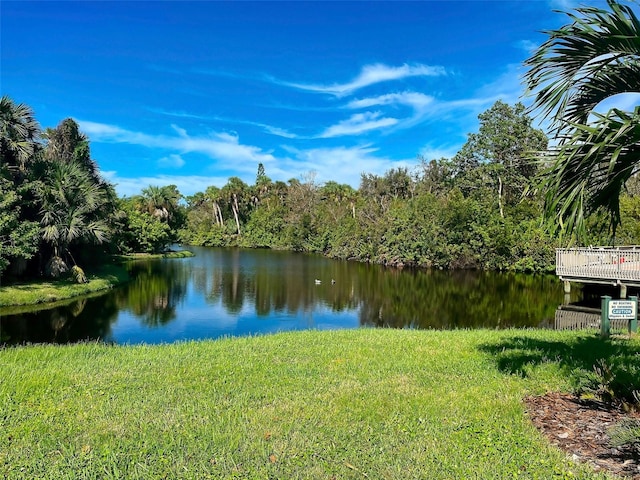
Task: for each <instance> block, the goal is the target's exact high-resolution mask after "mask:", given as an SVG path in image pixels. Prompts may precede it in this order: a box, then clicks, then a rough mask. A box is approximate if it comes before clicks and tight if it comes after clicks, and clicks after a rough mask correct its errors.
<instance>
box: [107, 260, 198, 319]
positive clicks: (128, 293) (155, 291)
mask: <svg viewBox="0 0 640 480" xmlns="http://www.w3.org/2000/svg"><path fill="white" fill-rule="evenodd" d="M128 269H129V274H130V275H131V277H132V280H131V281H130V282H129V284H128V285H127V287H126V288H123V289H121V290H119V291H118V294H117V295H116V297H117V302H118V305H119V306H120V308H122V309H128V310H129V311H131V312H132V313H133V314H134V315H136V316H137V317H140V318H141V321H142V323H144V324H145V325H148V326H152V327H154V326H160V325H166V324H167V323H169V322H171V321H172V320H174V319H175V318H176V306H177V304H178V303H179V302H180V301H181V300H182V299H183V298H184V296H185V294H186V291H187V280H188V274H187V272H186V271H185V269H184V267H183V266H182V265H181V264H180V262H175V261H157V260H156V261H148V262H140V261H137V262H134V263H131V264H129V265H128Z"/></svg>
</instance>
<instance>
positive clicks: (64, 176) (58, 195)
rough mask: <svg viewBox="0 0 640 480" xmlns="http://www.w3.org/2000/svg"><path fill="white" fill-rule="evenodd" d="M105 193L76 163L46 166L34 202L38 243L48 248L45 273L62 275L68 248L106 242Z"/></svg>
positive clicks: (58, 162)
mask: <svg viewBox="0 0 640 480" xmlns="http://www.w3.org/2000/svg"><path fill="white" fill-rule="evenodd" d="M107 193H108V192H107V191H106V190H105V188H104V187H103V185H101V184H99V183H96V182H95V181H94V180H93V178H92V177H91V175H90V174H89V172H87V171H86V170H85V169H84V168H83V166H82V165H80V164H79V163H78V162H75V161H72V162H67V161H62V160H53V161H51V162H50V164H49V168H48V172H47V175H46V177H45V179H43V184H42V186H41V187H40V189H39V191H38V200H39V201H40V205H41V210H40V214H41V220H40V224H41V227H42V239H43V240H44V241H45V242H46V243H48V244H49V245H50V246H51V248H52V259H51V261H50V262H49V268H48V270H50V273H52V274H53V276H56V275H55V274H56V273H58V274H59V273H62V272H64V271H66V262H65V260H64V258H65V257H67V256H71V254H70V252H69V247H70V245H71V244H74V243H98V244H99V243H103V242H104V241H106V240H107V239H108V237H109V225H108V222H107V219H106V211H107V210H108V209H105V205H107V203H108V200H109V197H108V194H107ZM71 260H72V261H73V257H71ZM73 263H75V261H73ZM51 266H56V268H54V269H53V270H52V269H51Z"/></svg>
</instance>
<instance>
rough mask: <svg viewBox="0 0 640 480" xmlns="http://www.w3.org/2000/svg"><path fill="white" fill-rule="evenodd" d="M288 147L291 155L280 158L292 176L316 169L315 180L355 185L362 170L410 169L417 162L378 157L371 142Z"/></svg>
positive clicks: (297, 176) (364, 171)
mask: <svg viewBox="0 0 640 480" xmlns="http://www.w3.org/2000/svg"><path fill="white" fill-rule="evenodd" d="M287 150H288V151H289V153H290V154H291V158H289V159H285V160H283V161H282V162H281V165H282V167H284V169H285V170H286V171H288V172H295V174H294V175H293V177H295V178H301V177H302V176H303V175H304V174H305V173H307V172H315V173H316V180H317V182H318V183H324V182H328V181H334V182H338V183H346V184H349V185H351V186H352V187H354V188H358V186H359V185H360V179H361V176H362V174H363V173H371V174H375V175H383V174H384V173H385V172H387V171H388V170H390V169H391V168H398V167H407V168H413V167H414V166H415V165H416V163H417V162H416V160H415V159H407V160H398V159H392V158H389V157H385V156H379V155H377V152H378V149H377V148H376V147H374V146H372V145H370V144H367V145H359V146H353V147H344V146H342V147H335V148H331V147H328V148H311V149H305V150H298V149H295V148H291V147H287ZM290 177H291V176H290Z"/></svg>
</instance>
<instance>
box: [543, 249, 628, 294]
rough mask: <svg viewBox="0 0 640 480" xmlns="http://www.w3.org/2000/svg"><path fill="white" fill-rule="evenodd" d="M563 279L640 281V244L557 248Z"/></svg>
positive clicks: (558, 262)
mask: <svg viewBox="0 0 640 480" xmlns="http://www.w3.org/2000/svg"><path fill="white" fill-rule="evenodd" d="M556 274H557V275H558V276H559V277H560V278H561V279H563V280H580V281H585V282H589V281H594V282H600V283H612V284H618V285H619V284H627V285H640V246H628V247H585V248H558V249H556Z"/></svg>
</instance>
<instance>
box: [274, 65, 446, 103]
mask: <svg viewBox="0 0 640 480" xmlns="http://www.w3.org/2000/svg"><path fill="white" fill-rule="evenodd" d="M442 75H446V70H445V69H444V67H441V66H432V65H423V64H414V65H409V64H406V63H405V64H404V65H401V66H399V67H391V66H388V65H384V64H382V63H376V64H373V65H365V66H364V67H362V70H361V71H360V74H359V75H358V76H357V77H356V78H354V79H353V80H351V81H350V82H347V83H334V84H331V85H322V84H308V83H294V82H280V83H281V84H283V85H286V86H289V87H294V88H298V89H300V90H307V91H310V92H318V93H328V94H331V95H335V96H337V97H343V96H345V95H350V94H352V93H353V92H355V91H356V90H358V89H360V88H363V87H367V86H369V85H374V84H376V83H381V82H388V81H391V80H400V79H403V78H407V77H418V76H420V77H425V76H426V77H435V76H442Z"/></svg>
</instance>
